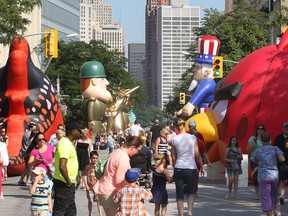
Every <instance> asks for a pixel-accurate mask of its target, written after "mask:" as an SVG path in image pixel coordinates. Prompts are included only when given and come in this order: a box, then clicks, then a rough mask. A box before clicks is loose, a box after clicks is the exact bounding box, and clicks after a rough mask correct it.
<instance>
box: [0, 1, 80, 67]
mask: <svg viewBox="0 0 288 216" xmlns="http://www.w3.org/2000/svg"><path fill="white" fill-rule="evenodd" d="M79 7H80V5H79V0H42V2H41V7H36V8H34V10H33V12H31V13H30V14H24V15H23V16H25V17H27V18H28V19H29V20H31V23H30V25H28V26H27V31H26V32H25V34H24V36H25V35H31V34H33V36H29V37H26V39H27V40H28V42H29V45H30V50H31V52H32V50H33V48H36V47H37V46H38V45H39V44H41V38H43V35H41V34H39V35H35V34H37V33H41V32H44V30H45V29H57V30H58V38H59V39H61V40H64V41H69V40H79ZM72 33H74V34H77V36H74V37H70V38H67V37H66V36H67V35H69V34H72ZM0 50H1V51H0V57H1V58H0V67H2V66H3V65H5V64H6V61H7V58H8V53H9V47H8V46H6V47H3V46H2V45H0ZM36 54H37V52H32V54H31V57H32V60H33V62H34V64H35V65H36V66H37V67H40V65H41V62H39V59H41V57H40V56H38V57H37V56H36Z"/></svg>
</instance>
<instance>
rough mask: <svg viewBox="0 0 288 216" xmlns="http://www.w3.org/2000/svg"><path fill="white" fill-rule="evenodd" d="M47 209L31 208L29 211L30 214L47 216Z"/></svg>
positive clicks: (32, 215)
mask: <svg viewBox="0 0 288 216" xmlns="http://www.w3.org/2000/svg"><path fill="white" fill-rule="evenodd" d="M47 215H48V211H46V210H32V211H31V216H47Z"/></svg>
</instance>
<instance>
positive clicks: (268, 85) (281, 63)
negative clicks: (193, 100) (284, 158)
mask: <svg viewBox="0 0 288 216" xmlns="http://www.w3.org/2000/svg"><path fill="white" fill-rule="evenodd" d="M287 59H288V31H287V32H286V33H285V34H284V35H283V37H282V39H281V41H280V44H279V45H270V46H267V47H264V48H261V49H259V50H256V51H254V52H253V53H251V54H249V55H248V56H247V57H245V58H244V59H243V60H241V62H239V63H238V64H237V65H236V66H235V67H234V68H233V69H232V71H231V72H230V73H229V75H228V76H227V77H226V78H225V79H224V81H222V82H221V83H218V86H217V87H216V90H215V101H214V102H213V104H212V106H211V109H210V111H209V112H207V113H202V114H198V115H195V116H193V117H192V118H190V120H191V119H193V120H195V121H196V122H197V129H198V130H199V131H200V132H201V133H202V134H203V135H204V137H205V139H206V141H207V142H210V146H209V147H210V149H209V151H208V155H209V158H210V161H211V162H216V161H222V162H224V161H223V158H224V151H225V149H226V147H227V144H228V143H229V138H230V136H231V135H236V136H237V137H238V138H239V143H240V146H241V149H242V151H243V153H247V152H246V146H247V141H248V139H249V137H250V136H252V135H253V134H254V132H255V126H256V124H257V123H263V124H264V125H265V126H266V130H267V131H268V132H269V133H271V136H272V141H274V139H275V137H276V135H278V134H280V133H281V132H282V125H283V122H284V121H288V61H287ZM190 120H188V121H187V122H189V121H190Z"/></svg>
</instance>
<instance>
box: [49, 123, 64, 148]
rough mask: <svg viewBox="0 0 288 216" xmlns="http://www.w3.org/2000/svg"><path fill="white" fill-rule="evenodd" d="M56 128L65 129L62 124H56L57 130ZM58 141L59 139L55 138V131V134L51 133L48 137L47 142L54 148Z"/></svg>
mask: <svg viewBox="0 0 288 216" xmlns="http://www.w3.org/2000/svg"><path fill="white" fill-rule="evenodd" d="M58 129H60V130H63V131H65V128H64V125H63V124H59V125H58V126H57V130H58ZM58 142H59V140H58V139H57V137H56V133H55V134H52V135H51V136H50V139H49V142H48V143H49V144H50V145H52V146H54V147H55V148H56V147H57V145H58Z"/></svg>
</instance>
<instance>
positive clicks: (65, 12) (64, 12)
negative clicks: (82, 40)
mask: <svg viewBox="0 0 288 216" xmlns="http://www.w3.org/2000/svg"><path fill="white" fill-rule="evenodd" d="M79 7H80V6H79V0H42V7H41V29H42V31H44V30H45V29H57V30H58V37H59V38H62V39H63V40H66V41H67V40H70V39H68V38H66V35H69V34H71V33H77V34H78V36H77V38H79ZM74 39H75V38H74Z"/></svg>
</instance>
